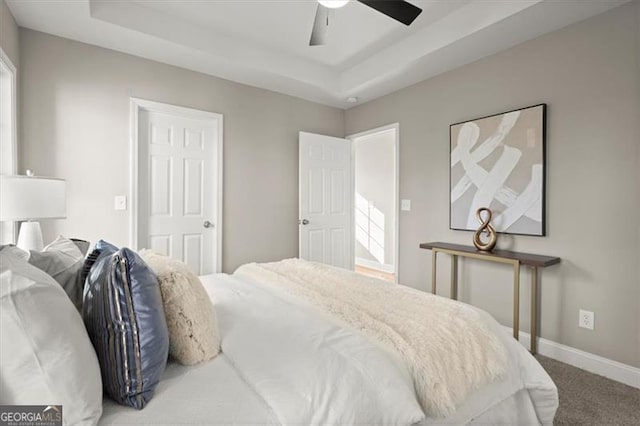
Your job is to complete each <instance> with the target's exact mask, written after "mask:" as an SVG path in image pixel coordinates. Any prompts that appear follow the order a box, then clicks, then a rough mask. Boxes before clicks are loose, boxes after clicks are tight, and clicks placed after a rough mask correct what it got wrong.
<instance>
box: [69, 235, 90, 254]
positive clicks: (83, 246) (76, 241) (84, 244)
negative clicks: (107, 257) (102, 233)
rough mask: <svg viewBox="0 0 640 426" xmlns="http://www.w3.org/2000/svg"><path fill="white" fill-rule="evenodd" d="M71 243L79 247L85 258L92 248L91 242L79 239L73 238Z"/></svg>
mask: <svg viewBox="0 0 640 426" xmlns="http://www.w3.org/2000/svg"><path fill="white" fill-rule="evenodd" d="M71 241H72V242H73V244H75V245H76V247H78V249H79V250H80V252H81V253H82V255H83V256H84V255H86V254H87V252H88V251H89V246H90V243H89V241H86V240H80V239H78V238H71Z"/></svg>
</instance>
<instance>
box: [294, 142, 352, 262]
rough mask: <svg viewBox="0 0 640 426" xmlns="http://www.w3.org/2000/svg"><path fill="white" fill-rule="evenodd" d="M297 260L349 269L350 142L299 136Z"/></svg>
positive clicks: (350, 214) (350, 229) (350, 216)
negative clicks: (298, 247) (298, 237)
mask: <svg viewBox="0 0 640 426" xmlns="http://www.w3.org/2000/svg"><path fill="white" fill-rule="evenodd" d="M299 145H300V146H299V147H300V159H299V162H300V165H299V166H300V168H299V173H300V177H299V185H300V201H299V203H300V216H299V219H300V220H299V230H300V231H299V232H300V254H299V255H300V258H302V259H306V260H312V261H315V262H321V263H326V264H329V265H333V266H338V267H342V268H346V269H353V248H352V244H351V243H352V241H353V230H352V223H353V217H352V211H353V210H352V205H353V181H352V174H353V163H352V159H351V151H352V150H351V141H349V140H347V139H341V138H334V137H331V136H324V135H316V134H313V133H306V132H300V137H299Z"/></svg>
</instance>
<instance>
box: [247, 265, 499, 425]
mask: <svg viewBox="0 0 640 426" xmlns="http://www.w3.org/2000/svg"><path fill="white" fill-rule="evenodd" d="M235 275H236V276H239V277H247V278H249V279H252V280H253V281H256V282H258V283H261V284H265V285H272V286H277V287H279V288H282V289H284V290H285V291H287V292H288V293H290V294H293V295H295V296H298V297H301V298H303V299H304V300H306V301H307V302H310V303H311V304H312V305H314V306H316V307H317V308H319V309H321V310H322V311H325V312H327V313H329V314H330V315H331V316H333V317H334V318H335V319H338V320H339V321H340V322H341V323H343V324H344V323H346V325H348V326H350V327H352V328H354V329H356V330H360V331H361V332H363V333H364V334H366V335H367V336H369V337H370V338H372V339H374V340H376V341H378V342H380V343H381V344H382V345H383V346H384V347H386V348H387V349H389V350H392V351H394V352H395V353H398V354H399V355H400V356H401V357H402V359H403V360H404V361H405V362H406V363H407V365H408V367H409V370H410V371H411V373H412V376H413V381H414V386H415V389H416V393H417V396H418V400H419V402H420V404H421V405H422V408H423V410H424V411H425V413H426V414H428V415H431V416H435V417H446V416H447V415H448V414H450V413H451V412H452V411H454V410H455V408H456V407H457V405H458V404H459V403H460V402H462V401H463V400H464V399H465V397H466V396H467V395H468V394H469V392H470V391H472V390H473V389H476V388H477V387H479V386H481V385H482V384H485V383H487V382H490V381H493V380H497V379H499V378H501V377H502V376H503V375H504V373H505V371H506V363H507V361H506V352H505V349H504V346H503V344H502V343H501V342H500V340H499V338H498V336H496V335H495V334H494V333H493V332H492V331H491V330H490V329H489V327H488V326H487V318H486V317H487V316H488V315H487V314H486V313H483V312H482V311H479V310H476V309H474V308H473V307H471V306H469V305H467V304H465V303H461V302H457V301H454V300H449V299H446V298H443V297H439V296H434V295H432V294H429V293H424V292H422V291H419V290H415V289H412V288H409V287H405V286H401V285H393V284H389V283H387V282H384V281H381V280H378V279H376V278H368V277H365V276H363V275H359V274H356V273H354V272H351V271H347V270H343V269H338V268H334V267H331V266H327V265H322V264H318V263H312V262H307V261H304V260H300V259H289V260H283V261H281V262H274V263H265V264H256V263H252V264H247V265H244V266H241V267H240V268H238V270H236V272H235Z"/></svg>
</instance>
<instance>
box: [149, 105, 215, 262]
mask: <svg viewBox="0 0 640 426" xmlns="http://www.w3.org/2000/svg"><path fill="white" fill-rule="evenodd" d="M172 108H174V109H176V110H177V111H178V112H164V111H163V112H160V111H156V110H153V109H144V108H141V109H140V110H139V113H138V194H139V195H138V199H139V206H138V246H139V247H146V248H150V249H151V250H154V251H156V252H158V253H162V254H165V255H167V256H169V257H172V258H174V259H179V260H182V261H183V262H184V263H186V264H187V265H188V266H189V268H190V269H191V270H192V271H193V272H194V273H196V274H198V275H204V274H210V273H213V272H218V271H219V269H220V265H219V264H218V263H219V253H218V250H219V247H220V246H219V239H220V238H221V235H220V227H219V223H218V219H219V217H218V216H219V211H220V209H219V207H220V206H219V203H220V200H221V197H219V195H220V194H218V192H219V191H221V185H220V182H219V180H220V179H221V173H220V170H219V168H220V164H221V163H219V161H220V159H221V146H220V144H221V143H222V141H221V140H220V139H221V137H220V135H221V132H220V131H219V130H221V129H220V128H219V126H221V124H222V123H221V122H220V120H216V119H213V120H211V119H197V118H190V117H188V115H189V114H184V113H180V110H181V109H180V108H179V107H172ZM184 110H185V111H190V110H187V109H184Z"/></svg>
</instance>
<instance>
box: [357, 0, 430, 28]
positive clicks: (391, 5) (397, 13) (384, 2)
mask: <svg viewBox="0 0 640 426" xmlns="http://www.w3.org/2000/svg"><path fill="white" fill-rule="evenodd" d="M358 1H359V2H360V3H364V4H366V5H367V6H369V7H370V8H372V9H375V10H377V11H378V12H380V13H384V14H385V15H387V16H388V17H390V18H393V19H395V20H396V21H399V22H402V23H403V24H405V25H411V23H412V22H413V21H414V20H415V19H416V18H417V17H418V15H420V13H422V9H420V8H419V7H417V6H414V5H412V4H411V3H409V2H406V1H404V0H373V1H365V0H358Z"/></svg>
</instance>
